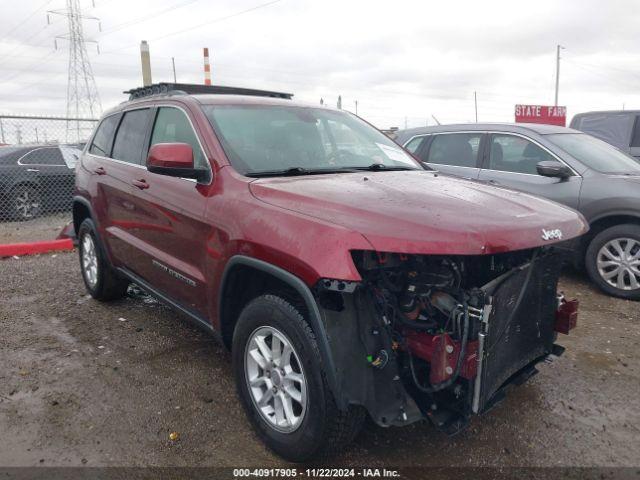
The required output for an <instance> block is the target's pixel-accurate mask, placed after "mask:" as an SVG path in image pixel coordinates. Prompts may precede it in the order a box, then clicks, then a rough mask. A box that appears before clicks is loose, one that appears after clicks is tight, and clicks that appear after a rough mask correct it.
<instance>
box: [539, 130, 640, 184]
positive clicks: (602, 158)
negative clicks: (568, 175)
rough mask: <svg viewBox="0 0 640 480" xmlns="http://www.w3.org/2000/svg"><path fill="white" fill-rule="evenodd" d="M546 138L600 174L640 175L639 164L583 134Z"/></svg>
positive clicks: (605, 144)
mask: <svg viewBox="0 0 640 480" xmlns="http://www.w3.org/2000/svg"><path fill="white" fill-rule="evenodd" d="M547 138H548V139H549V140H551V141H552V142H553V143H555V144H556V145H557V146H559V147H560V148H562V149H563V150H564V151H565V152H567V153H568V154H569V155H571V156H572V157H574V158H575V159H576V160H579V161H580V162H582V163H584V164H585V165H586V166H587V167H589V168H592V169H593V170H596V171H598V172H601V173H634V174H638V173H640V162H638V161H637V160H636V159H635V158H633V157H631V156H629V155H627V154H626V153H623V152H621V151H620V150H618V149H617V148H615V147H613V146H611V145H609V144H608V143H606V142H603V141H602V140H598V139H597V138H594V137H592V136H591V135H586V134H584V133H557V134H553V135H547Z"/></svg>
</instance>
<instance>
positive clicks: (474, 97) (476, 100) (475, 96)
mask: <svg viewBox="0 0 640 480" xmlns="http://www.w3.org/2000/svg"><path fill="white" fill-rule="evenodd" d="M473 104H474V105H475V107H476V123H478V95H477V92H473Z"/></svg>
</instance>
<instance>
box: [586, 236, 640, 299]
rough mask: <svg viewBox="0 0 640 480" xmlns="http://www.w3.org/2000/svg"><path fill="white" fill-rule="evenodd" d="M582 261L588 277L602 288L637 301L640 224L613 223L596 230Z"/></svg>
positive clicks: (639, 284)
mask: <svg viewBox="0 0 640 480" xmlns="http://www.w3.org/2000/svg"><path fill="white" fill-rule="evenodd" d="M585 262H586V268H587V273H588V274H589V277H591V279H592V280H593V282H594V283H595V284H596V285H598V287H600V288H601V289H602V290H603V291H605V292H606V293H608V294H609V295H613V296H616V297H620V298H626V299H628V300H640V225H633V224H625V225H616V226H615V227H610V228H607V229H606V230H603V231H602V232H600V233H598V234H597V235H596V236H595V237H594V238H593V240H591V243H590V244H589V247H588V248H587V252H586V256H585Z"/></svg>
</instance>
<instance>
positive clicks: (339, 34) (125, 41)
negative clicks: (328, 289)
mask: <svg viewBox="0 0 640 480" xmlns="http://www.w3.org/2000/svg"><path fill="white" fill-rule="evenodd" d="M63 3H64V2H63V1H62V0H53V1H52V2H50V5H49V6H48V8H59V7H62V6H63ZM263 3H264V2H263ZM260 4H261V2H260V0H236V1H231V0H220V1H216V2H210V1H206V0H183V1H182V2H180V1H178V0H153V1H152V0H139V1H136V2H126V1H125V0H96V8H95V9H94V8H89V7H90V2H86V1H85V2H84V3H83V6H84V7H87V8H86V11H85V13H87V14H88V15H95V16H99V17H100V18H101V20H102V26H103V32H99V31H98V30H97V25H96V24H95V23H91V22H88V21H87V22H85V24H84V25H85V32H86V35H87V37H93V38H95V39H96V40H98V41H99V43H100V48H101V51H102V54H101V55H97V54H96V52H95V50H93V46H92V45H88V47H87V48H88V52H89V57H90V59H91V62H92V67H93V71H94V73H95V77H96V83H97V85H98V89H99V92H100V96H101V99H102V104H103V106H104V107H105V108H107V107H110V106H112V105H114V104H116V103H118V102H120V101H122V100H124V99H125V98H126V97H125V96H124V95H123V94H122V93H121V92H122V91H123V90H126V89H129V88H131V87H135V86H139V85H140V84H141V74H140V67H139V51H138V47H139V43H140V40H142V39H147V40H149V42H150V45H151V58H152V69H153V75H154V80H156V81H171V80H172V79H173V72H172V68H171V57H174V58H175V63H176V69H177V77H178V81H180V82H198V83H199V82H201V81H202V78H203V75H202V47H204V46H208V47H209V48H210V51H211V54H212V64H213V78H214V83H216V82H217V83H221V84H227V85H229V84H232V85H233V84H235V85H240V86H249V87H256V88H267V89H282V90H286V91H290V92H293V93H295V95H296V98H298V99H301V100H305V101H310V102H318V101H319V99H320V97H322V98H324V99H325V100H326V101H327V102H329V103H334V102H335V101H336V99H337V97H338V95H342V97H343V103H344V105H345V106H346V107H347V108H351V109H353V108H354V107H355V100H358V102H359V109H358V110H359V113H360V114H361V115H362V116H363V117H365V118H367V119H369V120H370V121H372V122H373V123H374V124H376V125H378V126H380V127H388V126H390V125H399V126H404V123H405V119H406V123H407V125H408V126H412V125H423V124H424V123H426V122H428V121H431V115H432V114H435V115H436V116H437V117H438V118H439V119H440V120H441V121H456V122H457V121H469V120H471V119H473V117H474V111H473V93H474V91H475V92H477V95H478V107H479V117H480V120H481V121H482V120H486V121H510V120H512V119H513V106H514V104H515V103H521V102H531V103H550V102H552V100H553V88H554V83H555V81H554V72H555V46H556V44H558V43H560V44H562V45H564V46H565V47H567V48H566V50H563V51H562V56H563V62H562V64H561V86H560V101H561V103H563V104H565V105H567V106H568V109H569V113H570V115H571V114H573V113H577V112H579V111H585V110H593V109H603V108H620V107H621V106H622V104H623V103H625V104H626V106H627V108H631V107H632V106H633V105H634V104H636V105H637V106H638V107H640V94H638V91H639V89H638V88H637V87H638V83H639V82H640V69H639V68H638V67H637V65H638V64H639V62H638V60H639V58H638V57H639V54H638V53H637V45H638V44H640V38H639V36H640V31H639V30H638V29H637V25H638V23H639V22H638V21H639V20H640V18H639V17H640V11H639V10H640V9H638V8H636V4H635V1H634V0H626V1H623V0H621V1H617V2H601V1H598V0H584V1H582V0H573V1H563V2H558V1H551V0H542V1H538V2H536V3H535V4H528V5H527V6H526V8H525V7H524V6H523V4H522V3H520V2H513V1H503V0H487V1H484V2H474V1H462V0H450V1H448V2H424V1H405V2H395V3H393V4H392V3H389V2H382V1H377V0H372V1H361V0H357V1H351V2H345V1H337V0H324V1H323V2H314V1H312V0H299V1H296V0H281V1H279V2H277V3H273V4H272V5H268V6H266V7H264V8H259V9H256V10H253V11H248V12H246V13H242V14H240V15H237V14H238V13H239V12H242V11H245V10H248V9H251V8H253V7H256V6H258V5H260ZM40 5H42V2H41V1H40V0H25V1H23V2H21V3H20V4H18V5H15V7H12V11H11V15H1V16H0V65H2V68H0V112H12V113H47V114H64V112H65V110H66V102H65V96H66V74H67V58H66V56H67V50H66V44H65V43H64V41H63V40H60V41H59V46H60V49H59V50H58V51H55V50H54V49H53V38H54V37H55V36H56V35H60V34H63V33H64V32H65V29H66V25H65V22H64V20H65V19H64V18H62V17H58V18H56V19H55V22H54V23H53V24H52V25H48V26H47V25H46V21H45V13H44V11H37V8H38V7H39V6H40ZM34 11H36V13H35V14H33V15H32V16H31V17H30V19H29V20H28V21H26V22H25V23H24V24H23V25H21V26H20V28H17V29H15V30H14V31H11V30H12V28H14V27H15V25H16V24H19V22H21V21H22V20H23V19H25V18H27V17H28V16H29V15H30V14H32V13H33V12H34ZM165 11H166V13H162V12H165ZM3 13H4V12H3ZM233 15H235V16H233ZM147 19H148V20H147ZM204 23H206V25H202V24H204ZM178 31H180V32H181V33H179V34H175V35H173V33H174V32H178ZM3 32H5V33H6V32H10V34H9V35H5V36H3V35H4V33H3ZM5 37H6V38H5Z"/></svg>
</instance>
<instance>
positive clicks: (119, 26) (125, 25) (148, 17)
mask: <svg viewBox="0 0 640 480" xmlns="http://www.w3.org/2000/svg"><path fill="white" fill-rule="evenodd" d="M198 1H200V0H186V1H183V2H180V3H177V4H175V5H172V6H170V7H167V8H165V9H163V10H160V11H159V12H156V13H153V14H151V15H145V16H143V17H139V18H137V19H135V20H130V21H128V22H123V23H119V24H117V25H114V26H113V27H111V28H109V29H107V30H105V31H103V32H102V33H101V34H100V35H99V36H100V37H102V36H105V35H109V34H111V33H113V32H117V31H120V30H123V29H125V28H128V27H130V26H132V25H137V24H138V23H144V22H147V21H149V20H153V19H154V18H157V17H159V16H161V15H164V14H165V13H169V12H172V11H173V10H177V9H178V8H182V7H185V6H187V5H189V4H191V3H195V2H198Z"/></svg>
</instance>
